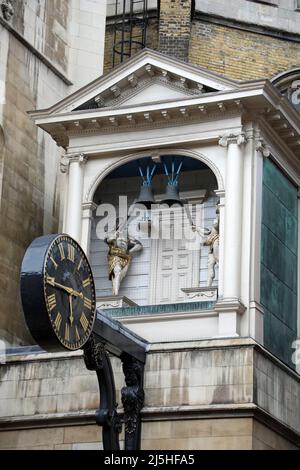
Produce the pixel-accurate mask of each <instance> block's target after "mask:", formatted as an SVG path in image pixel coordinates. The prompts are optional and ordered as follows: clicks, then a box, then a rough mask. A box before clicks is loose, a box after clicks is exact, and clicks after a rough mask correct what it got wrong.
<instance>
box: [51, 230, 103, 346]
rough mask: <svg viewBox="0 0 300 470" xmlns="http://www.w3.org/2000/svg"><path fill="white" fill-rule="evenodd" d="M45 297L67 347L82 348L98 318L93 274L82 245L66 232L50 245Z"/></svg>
mask: <svg viewBox="0 0 300 470" xmlns="http://www.w3.org/2000/svg"><path fill="white" fill-rule="evenodd" d="M43 283H44V296H45V304H46V307H47V312H48V315H49V319H50V322H51V326H52V329H53V331H54V333H55V335H56V336H57V338H58V340H59V341H60V343H61V344H62V345H63V346H64V347H65V348H67V349H70V350H77V349H80V348H81V347H82V346H83V345H84V344H85V343H86V341H87V340H88V338H89V336H90V334H91V331H92V329H93V325H94V321H95V317H96V296H95V286H94V280H93V275H92V272H91V268H90V265H89V263H88V260H87V258H86V256H85V254H84V252H83V251H82V249H81V248H80V246H79V245H78V244H77V243H76V242H75V241H74V240H73V239H72V238H70V237H68V236H66V235H62V236H58V237H57V238H56V239H54V241H53V243H52V244H51V245H50V247H49V249H48V251H47V254H46V258H45V263H44V274H43Z"/></svg>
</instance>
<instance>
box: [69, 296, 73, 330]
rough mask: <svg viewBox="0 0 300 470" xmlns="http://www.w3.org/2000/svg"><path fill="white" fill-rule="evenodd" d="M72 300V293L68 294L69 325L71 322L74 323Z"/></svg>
mask: <svg viewBox="0 0 300 470" xmlns="http://www.w3.org/2000/svg"><path fill="white" fill-rule="evenodd" d="M72 301H73V298H72V295H69V305H70V316H69V320H70V324H71V326H73V323H74V316H73V305H72Z"/></svg>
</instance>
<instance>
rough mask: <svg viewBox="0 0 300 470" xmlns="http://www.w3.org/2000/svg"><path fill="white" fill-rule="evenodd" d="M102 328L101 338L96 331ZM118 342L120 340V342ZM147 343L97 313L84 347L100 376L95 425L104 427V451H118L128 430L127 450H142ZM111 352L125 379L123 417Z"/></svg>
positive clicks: (91, 367)
mask: <svg viewBox="0 0 300 470" xmlns="http://www.w3.org/2000/svg"><path fill="white" fill-rule="evenodd" d="M99 328H101V330H102V332H101V336H100V335H99V331H98V334H97V330H98V329H99ZM117 338H118V339H117ZM146 350H147V343H146V342H144V340H142V339H141V338H139V337H137V336H135V335H134V334H133V333H132V332H131V331H130V330H127V329H126V328H124V327H123V326H122V325H121V324H120V323H119V322H117V321H115V320H112V319H109V318H108V317H106V316H105V315H104V314H103V313H102V312H99V311H98V312H97V320H96V323H95V327H94V331H93V333H92V335H91V337H90V339H89V340H88V342H87V343H86V345H85V347H84V360H85V365H86V367H87V369H89V370H93V371H95V372H96V374H97V378H98V383H99V392H100V407H99V409H98V411H97V412H96V422H97V424H98V425H99V426H101V427H102V435H103V448H104V449H105V450H119V449H120V444H119V435H120V433H121V431H122V426H123V424H124V426H125V450H139V449H140V448H141V427H142V421H141V410H142V408H143V406H144V389H143V382H144V363H145V353H146ZM109 352H110V353H112V354H113V355H115V356H117V357H119V358H120V359H121V361H122V367H123V372H124V377H125V384H126V386H124V387H123V388H122V390H121V399H122V404H123V409H124V413H123V416H122V417H121V416H120V415H119V414H118V412H117V407H118V404H117V402H116V392H115V382H114V375H113V370H112V366H111V362H110V357H109Z"/></svg>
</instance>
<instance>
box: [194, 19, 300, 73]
mask: <svg viewBox="0 0 300 470" xmlns="http://www.w3.org/2000/svg"><path fill="white" fill-rule="evenodd" d="M189 62H191V63H192V64H195V65H201V66H203V67H206V68H208V69H209V70H212V71H214V72H217V73H220V74H222V75H225V76H227V77H229V78H233V79H237V80H247V79H249V80H250V79H257V78H272V77H273V76H274V75H276V74H277V73H279V72H282V71H284V70H288V69H291V68H294V67H298V66H299V63H300V43H297V42H292V41H284V40H282V39H277V38H275V37H271V36H265V35H262V34H256V33H252V32H247V31H242V30H239V29H235V28H231V27H228V26H221V25H216V24H212V23H207V22H201V21H198V20H194V21H193V25H192V33H191V41H190V50H189Z"/></svg>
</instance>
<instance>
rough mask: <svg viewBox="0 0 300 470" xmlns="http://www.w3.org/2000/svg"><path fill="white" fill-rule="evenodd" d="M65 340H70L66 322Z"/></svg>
mask: <svg viewBox="0 0 300 470" xmlns="http://www.w3.org/2000/svg"><path fill="white" fill-rule="evenodd" d="M65 340H66V341H70V329H69V325H68V323H66V329H65Z"/></svg>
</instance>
